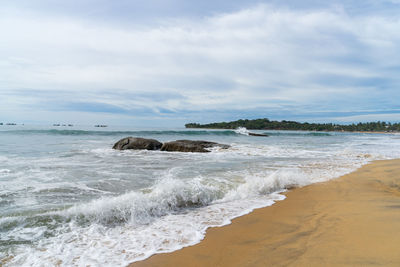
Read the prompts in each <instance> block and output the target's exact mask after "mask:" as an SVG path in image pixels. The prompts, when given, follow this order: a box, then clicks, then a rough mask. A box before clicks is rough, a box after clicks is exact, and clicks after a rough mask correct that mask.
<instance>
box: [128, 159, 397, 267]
mask: <svg viewBox="0 0 400 267" xmlns="http://www.w3.org/2000/svg"><path fill="white" fill-rule="evenodd" d="M286 196H287V199H285V200H283V201H280V202H278V203H276V204H274V205H272V206H270V207H266V208H262V209H258V210H255V211H254V212H252V213H251V214H249V215H246V216H243V217H239V218H237V219H235V220H233V222H232V224H230V225H227V226H224V227H219V228H211V229H209V230H208V231H207V234H206V237H205V239H204V240H203V241H202V242H201V243H199V244H197V245H195V246H191V247H186V248H184V249H181V250H179V251H176V252H173V253H167V254H158V255H154V256H152V257H150V258H149V259H147V260H145V261H141V262H136V263H133V264H131V265H130V266H131V267H132V266H133V267H144V266H152V267H154V266H400V160H388V161H376V162H373V163H371V164H369V165H366V166H364V167H362V168H361V169H359V170H357V171H355V172H353V173H351V174H348V175H345V176H343V177H340V178H338V179H335V180H331V181H329V182H325V183H318V184H313V185H310V186H306V187H303V188H297V189H294V190H292V191H290V192H287V193H286Z"/></svg>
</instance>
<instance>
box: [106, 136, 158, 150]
mask: <svg viewBox="0 0 400 267" xmlns="http://www.w3.org/2000/svg"><path fill="white" fill-rule="evenodd" d="M161 146H162V143H160V142H158V141H157V140H155V139H146V138H140V137H125V138H122V139H121V140H119V141H118V142H116V143H115V144H114V146H113V149H117V150H126V149H147V150H159V149H160V148H161Z"/></svg>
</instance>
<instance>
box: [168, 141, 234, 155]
mask: <svg viewBox="0 0 400 267" xmlns="http://www.w3.org/2000/svg"><path fill="white" fill-rule="evenodd" d="M211 147H220V148H223V149H226V148H229V145H223V144H218V143H214V142H208V141H193V140H177V141H172V142H167V143H164V144H163V146H162V147H161V151H178V152H202V153H206V152H210V151H209V150H207V148H211Z"/></svg>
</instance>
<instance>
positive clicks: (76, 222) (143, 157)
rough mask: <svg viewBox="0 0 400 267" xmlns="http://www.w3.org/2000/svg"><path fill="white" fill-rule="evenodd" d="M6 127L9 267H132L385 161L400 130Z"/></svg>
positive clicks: (0, 220) (1, 212) (0, 152)
mask: <svg viewBox="0 0 400 267" xmlns="http://www.w3.org/2000/svg"><path fill="white" fill-rule="evenodd" d="M255 132H258V133H267V134H269V137H253V136H247V135H246V131H245V130H243V129H242V130H240V131H236V132H235V131H231V130H203V129H202V130H193V129H190V130H186V129H168V130H165V129H156V130H154V129H147V130H140V129H131V128H127V127H126V128H122V127H121V128H113V127H109V128H105V129H96V128H94V127H50V128H49V127H29V126H0V259H2V261H3V263H4V264H5V265H6V266H53V265H57V264H59V265H61V266H83V265H91V266H124V265H126V264H128V263H130V262H133V261H137V260H140V259H144V258H146V257H149V256H150V255H152V254H154V253H159V252H166V251H173V250H176V249H179V248H181V247H184V246H188V245H191V244H194V243H197V242H199V241H200V240H201V239H202V238H203V236H204V233H205V230H206V229H207V228H208V227H210V226H218V225H224V224H227V223H229V222H230V220H231V219H232V218H234V217H237V216H240V215H243V214H246V213H248V212H250V211H251V210H253V209H254V208H258V207H264V206H268V205H272V204H273V203H274V202H275V201H278V200H282V199H283V196H282V195H280V194H279V193H280V192H282V191H283V190H284V189H285V188H286V187H287V186H292V185H297V186H304V185H307V184H310V183H315V182H320V181H326V180H329V179H332V178H336V177H339V176H341V175H343V174H345V173H348V172H351V171H353V170H355V169H356V168H358V167H360V166H362V165H363V164H366V163H368V162H370V161H372V160H376V159H390V158H399V157H400V149H399V148H400V136H399V135H395V134H360V133H354V134H350V133H320V132H295V131H290V132H279V131H255ZM126 136H138V137H146V138H155V139H158V140H159V141H161V142H165V141H171V140H177V139H193V140H209V141H214V142H219V143H225V144H229V145H231V148H230V149H226V150H223V149H213V150H212V152H211V153H206V154H202V153H173V152H172V153H171V152H160V151H114V150H112V149H111V147H112V145H113V144H114V143H115V142H116V141H118V140H119V139H120V138H123V137H126Z"/></svg>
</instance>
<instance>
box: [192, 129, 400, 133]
mask: <svg viewBox="0 0 400 267" xmlns="http://www.w3.org/2000/svg"><path fill="white" fill-rule="evenodd" d="M186 129H204V130H236V129H226V128H186ZM246 129H247V130H251V131H283V132H286V131H287V132H293V131H297V132H314V133H324V132H325V133H370V134H399V133H400V131H392V132H385V131H376V132H374V131H316V130H281V129H252V128H246Z"/></svg>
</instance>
